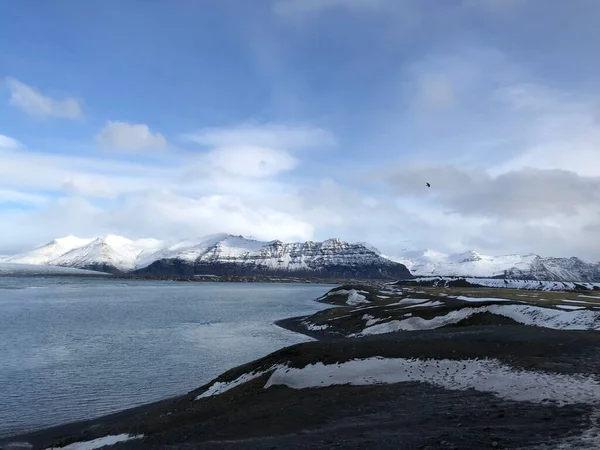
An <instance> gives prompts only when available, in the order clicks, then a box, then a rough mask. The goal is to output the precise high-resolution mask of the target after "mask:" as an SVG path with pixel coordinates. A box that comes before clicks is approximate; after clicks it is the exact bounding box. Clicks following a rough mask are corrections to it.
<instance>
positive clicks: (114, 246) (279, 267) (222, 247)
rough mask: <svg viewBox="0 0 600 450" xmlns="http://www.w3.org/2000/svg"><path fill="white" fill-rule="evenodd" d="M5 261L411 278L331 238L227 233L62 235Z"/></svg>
mask: <svg viewBox="0 0 600 450" xmlns="http://www.w3.org/2000/svg"><path fill="white" fill-rule="evenodd" d="M57 242H58V244H57ZM77 244H81V245H77ZM4 261H6V262H12V263H24V262H27V263H31V262H32V261H35V262H36V263H37V264H42V265H55V266H61V267H74V268H80V269H88V270H89V269H91V270H97V271H101V272H108V273H114V274H123V273H132V274H134V275H142V276H196V275H253V274H261V275H275V276H284V275H291V274H293V275H294V276H300V277H304V276H307V277H315V276H316V277H318V278H337V277H340V278H401V279H404V278H411V277H412V275H411V274H410V272H409V271H408V269H407V268H406V267H405V266H404V265H403V264H401V263H397V262H394V261H391V260H389V259H386V258H384V257H382V256H380V255H379V254H377V253H376V252H375V251H373V250H372V249H371V248H367V247H366V246H365V245H363V244H350V243H348V242H345V241H342V240H340V239H336V238H332V239H327V240H325V241H322V242H314V241H307V242H295V243H284V242H282V241H279V240H273V241H258V240H256V239H248V238H245V237H243V236H235V235H230V234H213V235H209V236H204V237H201V238H195V239H194V238H191V239H184V240H182V241H178V242H166V241H159V240H155V239H140V240H135V241H133V240H130V239H127V238H124V237H121V236H116V235H107V236H105V237H103V238H92V239H87V238H86V239H81V238H75V237H74V236H67V237H65V238H60V239H55V240H53V241H51V242H49V243H47V244H45V245H42V246H39V247H36V248H35V249H33V250H30V251H28V252H25V253H22V254H19V255H15V256H12V257H9V258H6V259H5V260H4Z"/></svg>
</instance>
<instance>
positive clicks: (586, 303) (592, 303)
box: [561, 298, 600, 306]
mask: <svg viewBox="0 0 600 450" xmlns="http://www.w3.org/2000/svg"><path fill="white" fill-rule="evenodd" d="M561 302H566V303H578V304H584V305H592V306H600V303H596V302H586V301H585V300H569V299H566V298H565V299H562V300H561Z"/></svg>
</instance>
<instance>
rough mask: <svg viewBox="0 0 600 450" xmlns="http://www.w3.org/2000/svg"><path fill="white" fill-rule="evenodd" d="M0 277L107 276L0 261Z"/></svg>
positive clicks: (69, 269)
mask: <svg viewBox="0 0 600 450" xmlns="http://www.w3.org/2000/svg"><path fill="white" fill-rule="evenodd" d="M0 275H5V276H6V275H98V276H101V275H109V274H107V273H102V272H98V271H94V270H82V269H73V268H71V267H56V266H48V265H41V264H19V263H8V262H3V261H0Z"/></svg>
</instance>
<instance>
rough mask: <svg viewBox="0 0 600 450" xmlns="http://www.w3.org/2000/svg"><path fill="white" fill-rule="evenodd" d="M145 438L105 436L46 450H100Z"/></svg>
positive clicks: (119, 435) (121, 435)
mask: <svg viewBox="0 0 600 450" xmlns="http://www.w3.org/2000/svg"><path fill="white" fill-rule="evenodd" d="M143 437H144V436H143V435H137V436H131V435H129V434H117V435H112V436H104V437H101V438H98V439H93V440H91V441H82V442H73V443H72V444H69V445H66V446H65V447H50V448H47V449H46V450H96V449H98V448H106V447H111V446H113V445H115V444H118V443H119V442H127V441H131V440H133V439H142V438H143Z"/></svg>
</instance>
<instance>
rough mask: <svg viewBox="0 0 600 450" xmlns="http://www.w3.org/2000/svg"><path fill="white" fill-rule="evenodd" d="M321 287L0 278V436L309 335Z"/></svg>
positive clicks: (108, 405) (189, 379) (100, 409)
mask: <svg viewBox="0 0 600 450" xmlns="http://www.w3.org/2000/svg"><path fill="white" fill-rule="evenodd" d="M330 288H331V286H326V285H310V284H302V285H299V284H295V285H293V284H254V283H184V282H169V281H136V280H127V281H123V280H110V279H108V280H107V279H95V278H94V279H91V278H71V277H58V278H53V277H46V278H44V277H0V436H6V435H11V434H16V433H20V432H23V431H26V430H30V429H36V428H40V427H45V426H51V425H57V424H60V423H64V422H70V421H74V420H82V419H88V418H92V417H96V416H99V415H103V414H106V413H110V412H114V411H118V410H122V409H125V408H129V407H133V406H137V405H141V404H144V403H148V402H152V401H156V400H160V399H164V398H167V397H171V396H174V395H178V394H182V393H185V392H188V391H190V390H192V389H195V388H196V387H198V386H200V385H202V384H204V383H206V382H208V381H210V380H211V379H213V378H214V377H216V376H217V375H219V374H220V373H222V372H223V371H225V370H227V369H229V368H231V367H234V366H236V365H239V364H242V363H245V362H248V361H251V360H253V359H256V358H259V357H261V356H264V355H265V354H267V353H269V352H272V351H275V350H277V349H279V348H281V347H284V346H286V345H291V344H295V343H298V342H304V341H306V340H308V338H306V337H304V336H302V335H299V334H295V333H291V332H289V331H286V330H283V329H281V328H279V327H276V326H275V325H273V322H274V321H276V320H278V319H283V318H286V317H291V316H296V315H303V314H311V313H313V312H315V311H317V310H320V309H323V308H325V307H326V306H325V305H321V304H319V303H316V302H315V301H314V299H315V298H317V297H319V296H320V295H322V294H323V293H325V292H326V291H327V290H329V289H330Z"/></svg>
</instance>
